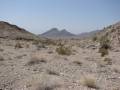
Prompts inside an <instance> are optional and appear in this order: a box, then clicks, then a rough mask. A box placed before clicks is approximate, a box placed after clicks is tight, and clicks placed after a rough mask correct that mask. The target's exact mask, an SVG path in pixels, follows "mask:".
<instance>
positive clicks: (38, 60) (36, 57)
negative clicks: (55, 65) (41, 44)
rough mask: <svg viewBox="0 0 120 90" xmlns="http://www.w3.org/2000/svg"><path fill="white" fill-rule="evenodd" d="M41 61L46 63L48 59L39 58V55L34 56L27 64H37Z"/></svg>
mask: <svg viewBox="0 0 120 90" xmlns="http://www.w3.org/2000/svg"><path fill="white" fill-rule="evenodd" d="M40 63H46V60H45V59H43V58H39V57H38V56H33V57H32V58H31V59H30V61H29V62H28V63H27V65H29V66H32V65H35V64H40Z"/></svg>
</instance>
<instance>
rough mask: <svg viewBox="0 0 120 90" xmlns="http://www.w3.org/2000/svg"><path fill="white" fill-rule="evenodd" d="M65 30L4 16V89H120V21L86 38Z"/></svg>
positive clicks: (0, 38)
mask: <svg viewBox="0 0 120 90" xmlns="http://www.w3.org/2000/svg"><path fill="white" fill-rule="evenodd" d="M53 32H55V33H53ZM61 32H62V33H61ZM61 32H60V31H58V30H56V29H55V28H54V30H53V29H52V32H51V31H49V32H46V33H44V35H43V34H41V35H39V36H38V35H35V34H32V33H30V32H28V31H27V30H25V29H22V28H20V27H18V26H16V25H12V24H10V23H8V22H4V21H1V22H0V90H120V22H117V23H115V24H113V25H110V26H107V27H105V28H104V29H102V30H100V31H97V32H95V33H94V34H91V33H90V34H89V33H87V35H86V36H85V35H84V37H83V38H81V37H82V36H81V37H80V36H75V35H73V34H71V33H69V32H67V31H66V30H62V31H61ZM56 33H57V34H56ZM59 33H60V34H59ZM53 34H54V37H53V38H48V37H46V36H50V37H51V35H52V36H53ZM61 35H62V36H61ZM70 35H71V36H72V37H71V38H70ZM56 36H61V37H62V38H55V37H56ZM63 36H66V37H67V36H69V38H66V37H64V38H63Z"/></svg>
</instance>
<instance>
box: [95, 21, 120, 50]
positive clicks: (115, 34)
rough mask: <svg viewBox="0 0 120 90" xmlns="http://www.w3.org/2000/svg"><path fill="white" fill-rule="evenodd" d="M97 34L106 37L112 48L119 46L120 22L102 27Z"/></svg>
mask: <svg viewBox="0 0 120 90" xmlns="http://www.w3.org/2000/svg"><path fill="white" fill-rule="evenodd" d="M97 36H98V37H105V38H108V39H109V41H110V46H111V48H112V49H118V48H120V22H118V23H116V24H113V25H110V26H108V27H106V28H104V29H103V30H102V31H101V32H100V33H99V34H98V35H97Z"/></svg>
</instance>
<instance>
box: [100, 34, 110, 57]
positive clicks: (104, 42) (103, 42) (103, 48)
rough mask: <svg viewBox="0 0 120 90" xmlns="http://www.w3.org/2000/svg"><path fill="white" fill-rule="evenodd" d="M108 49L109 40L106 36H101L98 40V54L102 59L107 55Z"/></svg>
mask: <svg viewBox="0 0 120 90" xmlns="http://www.w3.org/2000/svg"><path fill="white" fill-rule="evenodd" d="M108 49H110V40H109V39H108V38H107V36H103V37H101V39H100V48H99V53H101V56H102V57H104V56H105V55H108V54H109V52H108Z"/></svg>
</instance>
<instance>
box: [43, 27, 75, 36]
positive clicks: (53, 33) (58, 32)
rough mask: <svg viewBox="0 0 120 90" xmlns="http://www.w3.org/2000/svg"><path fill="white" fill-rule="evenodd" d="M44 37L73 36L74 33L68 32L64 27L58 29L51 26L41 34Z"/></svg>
mask: <svg viewBox="0 0 120 90" xmlns="http://www.w3.org/2000/svg"><path fill="white" fill-rule="evenodd" d="M42 36H44V37H57V38H61V37H73V36H75V35H74V34H72V33H70V32H68V31H67V30H66V29H62V30H58V29H57V28H52V29H50V30H49V31H47V32H45V33H43V34H42Z"/></svg>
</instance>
